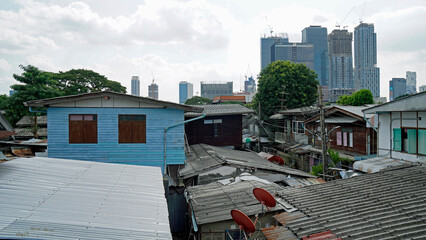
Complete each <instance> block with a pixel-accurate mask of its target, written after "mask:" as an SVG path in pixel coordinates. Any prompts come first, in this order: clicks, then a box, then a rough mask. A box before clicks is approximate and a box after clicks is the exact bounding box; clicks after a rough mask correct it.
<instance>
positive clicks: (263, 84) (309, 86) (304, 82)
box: [253, 61, 318, 116]
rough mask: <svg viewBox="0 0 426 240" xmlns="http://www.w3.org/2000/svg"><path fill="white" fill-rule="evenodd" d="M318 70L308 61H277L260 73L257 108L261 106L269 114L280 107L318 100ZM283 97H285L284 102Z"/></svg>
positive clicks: (302, 105) (291, 106)
mask: <svg viewBox="0 0 426 240" xmlns="http://www.w3.org/2000/svg"><path fill="white" fill-rule="evenodd" d="M316 78H317V74H316V73H315V72H314V71H312V70H310V69H309V68H308V67H306V65H305V64H299V63H292V62H290V61H276V62H273V63H271V64H269V65H268V66H267V67H266V68H264V69H263V70H262V71H261V72H260V74H259V77H258V79H259V83H258V92H257V94H256V95H255V97H254V99H253V105H254V106H255V108H254V109H256V111H257V109H258V107H257V106H258V105H259V104H260V106H261V111H262V115H266V116H270V115H272V114H274V113H275V112H276V111H277V110H278V109H280V108H281V104H282V105H283V107H286V108H297V107H304V106H310V105H312V104H313V103H315V101H316V100H317V95H318V94H317V85H318V81H317V80H316ZM281 99H284V101H283V102H282V101H281Z"/></svg>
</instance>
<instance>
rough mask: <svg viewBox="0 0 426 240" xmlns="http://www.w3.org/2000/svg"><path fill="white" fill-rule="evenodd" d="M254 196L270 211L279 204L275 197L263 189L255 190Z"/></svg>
mask: <svg viewBox="0 0 426 240" xmlns="http://www.w3.org/2000/svg"><path fill="white" fill-rule="evenodd" d="M253 194H254V196H255V197H256V199H257V200H258V201H259V202H260V203H261V204H263V205H265V206H266V207H268V209H269V208H270V207H275V205H276V204H277V202H276V201H275V198H274V196H272V195H271V194H270V193H269V192H268V191H266V190H265V189H263V188H254V189H253Z"/></svg>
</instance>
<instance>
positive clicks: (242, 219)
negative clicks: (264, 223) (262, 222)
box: [231, 209, 256, 234]
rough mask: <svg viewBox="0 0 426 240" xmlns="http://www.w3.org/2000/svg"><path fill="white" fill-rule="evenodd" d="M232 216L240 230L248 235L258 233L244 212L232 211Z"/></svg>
mask: <svg viewBox="0 0 426 240" xmlns="http://www.w3.org/2000/svg"><path fill="white" fill-rule="evenodd" d="M231 216H232V219H234V222H235V223H236V224H238V226H239V227H240V229H242V230H243V231H245V232H247V233H249V234H250V233H254V231H256V228H255V226H254V223H253V222H252V221H251V219H250V218H249V217H248V216H247V215H246V214H245V213H243V212H241V211H240V210H237V209H233V210H231Z"/></svg>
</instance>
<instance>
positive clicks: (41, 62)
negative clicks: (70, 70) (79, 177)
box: [24, 54, 57, 71]
mask: <svg viewBox="0 0 426 240" xmlns="http://www.w3.org/2000/svg"><path fill="white" fill-rule="evenodd" d="M25 62H26V63H25V64H24V65H33V66H36V67H37V68H39V69H41V70H44V71H57V66H56V65H55V64H54V63H53V60H52V59H51V58H49V57H48V56H46V55H44V54H36V55H31V56H28V57H27V58H26V59H25Z"/></svg>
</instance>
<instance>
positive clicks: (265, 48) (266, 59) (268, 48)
mask: <svg viewBox="0 0 426 240" xmlns="http://www.w3.org/2000/svg"><path fill="white" fill-rule="evenodd" d="M276 43H288V36H287V34H286V33H280V34H278V35H276V36H270V37H263V38H261V39H260V68H261V69H264V68H265V67H267V66H268V65H269V64H270V63H271V62H273V61H275V60H272V58H271V55H272V51H273V48H272V47H273V46H274V44H276Z"/></svg>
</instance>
